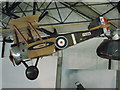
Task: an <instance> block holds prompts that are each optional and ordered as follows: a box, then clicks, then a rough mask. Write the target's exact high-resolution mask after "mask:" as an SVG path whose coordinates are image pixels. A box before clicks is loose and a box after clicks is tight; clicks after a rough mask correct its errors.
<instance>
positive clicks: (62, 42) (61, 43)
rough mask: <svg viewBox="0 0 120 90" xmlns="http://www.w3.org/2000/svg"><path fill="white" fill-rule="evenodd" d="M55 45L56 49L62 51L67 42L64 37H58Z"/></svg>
mask: <svg viewBox="0 0 120 90" xmlns="http://www.w3.org/2000/svg"><path fill="white" fill-rule="evenodd" d="M55 45H56V47H57V48H58V49H64V48H66V47H67V46H68V40H67V38H66V37H64V36H58V37H57V38H56V44H55Z"/></svg>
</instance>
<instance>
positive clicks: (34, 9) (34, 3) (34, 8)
mask: <svg viewBox="0 0 120 90" xmlns="http://www.w3.org/2000/svg"><path fill="white" fill-rule="evenodd" d="M36 5H37V2H33V15H35V14H36Z"/></svg>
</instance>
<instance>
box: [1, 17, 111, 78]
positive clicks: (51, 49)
mask: <svg viewBox="0 0 120 90" xmlns="http://www.w3.org/2000/svg"><path fill="white" fill-rule="evenodd" d="M39 16H40V15H32V16H26V17H22V18H18V19H14V20H11V21H10V23H9V24H10V26H11V28H10V29H9V30H4V29H3V36H4V37H5V36H7V34H8V32H10V33H11V34H13V35H12V36H13V41H14V43H13V44H12V45H11V50H10V56H9V58H10V60H11V62H12V63H13V65H20V64H21V63H23V64H24V65H25V67H26V68H27V69H26V76H27V78H28V79H30V80H34V79H36V78H37V77H38V74H39V70H38V68H37V64H38V61H39V58H42V57H44V56H48V55H52V54H53V53H55V52H58V51H59V50H63V49H65V48H68V47H70V46H73V45H76V44H78V43H80V42H83V41H86V40H88V39H91V38H94V37H98V36H101V35H104V34H105V33H106V32H107V31H108V30H109V26H110V25H109V23H108V21H107V19H106V18H104V17H98V18H96V19H94V20H92V21H91V22H90V24H89V26H88V30H85V31H77V32H70V33H64V34H59V33H58V32H57V30H56V29H55V28H54V32H50V31H49V30H46V29H45V28H42V27H38V19H39ZM41 32H43V33H45V34H47V35H48V36H46V37H42V36H41V35H40V33H41ZM10 33H9V34H10ZM35 58H36V59H37V60H36V63H35V65H34V66H33V65H32V66H28V65H27V63H26V62H28V61H31V60H32V59H35Z"/></svg>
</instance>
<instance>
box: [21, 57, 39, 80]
mask: <svg viewBox="0 0 120 90" xmlns="http://www.w3.org/2000/svg"><path fill="white" fill-rule="evenodd" d="M38 60H39V58H37V61H36V63H35V66H33V65H32V66H28V65H27V63H26V62H25V61H22V63H23V64H24V65H25V67H26V68H27V69H26V71H25V74H26V77H27V78H28V79H29V80H35V79H36V78H37V77H38V74H39V70H38V68H37V64H38Z"/></svg>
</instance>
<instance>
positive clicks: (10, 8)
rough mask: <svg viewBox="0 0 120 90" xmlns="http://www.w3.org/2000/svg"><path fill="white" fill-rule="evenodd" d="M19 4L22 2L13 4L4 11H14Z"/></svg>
mask: <svg viewBox="0 0 120 90" xmlns="http://www.w3.org/2000/svg"><path fill="white" fill-rule="evenodd" d="M21 3H22V2H14V3H13V4H12V5H11V6H10V7H8V9H6V11H7V12H11V11H12V10H14V9H15V8H16V7H17V6H18V5H19V4H21Z"/></svg>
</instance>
